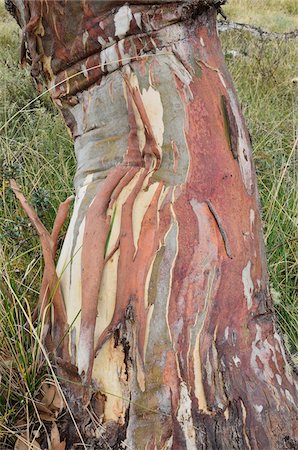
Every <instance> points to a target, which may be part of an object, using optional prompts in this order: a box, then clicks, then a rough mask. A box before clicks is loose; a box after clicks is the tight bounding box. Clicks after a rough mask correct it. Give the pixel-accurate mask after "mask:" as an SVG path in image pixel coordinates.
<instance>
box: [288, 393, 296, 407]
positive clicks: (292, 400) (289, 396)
mask: <svg viewBox="0 0 298 450" xmlns="http://www.w3.org/2000/svg"><path fill="white" fill-rule="evenodd" d="M285 394H286V397H287V399H288V401H289V402H291V403H293V405H294V406H296V403H295V401H294V399H293V397H292V395H291V394H290V392H289V391H288V389H285Z"/></svg>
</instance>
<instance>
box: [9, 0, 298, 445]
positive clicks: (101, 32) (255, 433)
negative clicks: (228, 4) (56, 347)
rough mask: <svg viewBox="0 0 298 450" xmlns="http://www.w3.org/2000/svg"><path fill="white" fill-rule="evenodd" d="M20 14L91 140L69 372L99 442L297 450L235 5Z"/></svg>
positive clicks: (82, 189)
mask: <svg viewBox="0 0 298 450" xmlns="http://www.w3.org/2000/svg"><path fill="white" fill-rule="evenodd" d="M14 2H15V5H16V6H17V7H18V19H19V22H20V23H21V25H22V26H23V29H24V31H25V42H26V43H27V44H26V45H27V49H28V53H30V55H31V60H32V72H33V75H34V76H38V74H42V75H43V76H44V77H45V78H46V79H47V81H48V83H49V86H50V89H51V94H52V97H53V100H54V101H55V102H56V104H57V105H58V107H60V109H61V111H62V113H63V115H64V118H65V121H66V123H67V125H68V127H69V128H70V130H71V132H72V134H73V137H74V140H75V149H76V154H77V159H78V171H77V175H76V179H75V187H76V201H75V206H74V212H73V217H72V219H71V223H70V227H69V230H68V233H67V236H66V240H65V243H64V247H63V249H62V253H61V256H60V260H59V263H58V266H57V271H58V274H59V275H61V292H62V295H63V300H64V304H65V310H66V314H65V323H64V324H63V327H64V329H65V328H68V327H70V333H69V334H70V336H69V341H70V343H69V346H67V350H65V352H66V353H65V354H63V355H62V359H61V358H60V359H58V360H57V361H58V374H63V377H64V378H65V376H67V374H70V375H71V378H72V379H73V380H76V384H72V383H68V384H67V383H66V384H65V389H66V392H67V395H68V398H69V402H70V404H71V405H72V407H73V410H74V413H75V415H76V418H77V420H78V422H79V424H80V426H81V428H82V429H83V430H84V437H85V439H86V443H87V444H88V445H91V448H110V447H112V448H121V445H122V444H121V442H122V443H123V446H124V447H125V445H126V446H127V447H128V448H133V449H147V450H151V449H152V450H153V449H170V448H173V449H187V450H190V449H196V448H198V449H210V448H214V449H219V448H223V449H227V448H235V449H243V448H251V449H258V448H259V449H279V448H281V449H282V448H295V445H297V442H296V441H295V420H296V417H297V409H296V404H295V402H296V401H297V392H296V387H295V380H294V375H293V371H292V368H291V366H290V364H289V363H288V360H287V355H286V353H285V350H284V346H283V343H282V341H281V338H280V336H279V335H278V333H277V331H276V327H275V322H274V315H273V311H272V305H271V299H270V294H269V289H268V277H267V270H266V262H265V253H264V246H263V238H262V231H261V222H260V213H259V206H258V196H257V190H256V182H255V173H254V169H253V164H252V160H251V145H250V139H249V135H248V132H247V130H246V128H245V124H244V121H243V117H242V114H241V110H240V107H239V104H238V101H237V98H236V94H235V91H234V88H233V85H232V82H231V79H230V76H229V74H228V72H227V69H226V67H225V63H224V58H223V55H222V52H221V49H220V43H219V39H218V36H217V32H216V7H218V6H219V4H220V3H221V2H216V1H211V0H210V1H200V0H197V1H195V0H193V1H191V0H189V1H176V2H167V1H161V0H159V1H158V0H155V1H154V2H153V1H149V0H148V1H144V0H142V1H138V0H135V1H133V2H126V3H125V2H124V1H117V2H111V1H103V2H99V1H91V0H84V1H65V2H60V1H58V0H57V1H56V0H52V1H49V0H48V1H47V0H38V1H37V0H36V1H29V0H28V1H26V0H25V1H23V0H22V1H17V0H14ZM46 267H47V266H46ZM56 319H57V314H56V312H55V310H54V315H53V325H55V320H56ZM54 343H57V342H56V340H55V339H54ZM68 352H69V354H70V360H71V364H69V363H67V364H65V363H63V357H66V360H67V353H68ZM60 356H61V355H60ZM76 368H77V369H76ZM82 392H83V394H82ZM92 393H93V396H92ZM81 395H82V397H80V396H81ZM91 397H92V398H91ZM89 402H90V403H89ZM91 407H92V408H94V410H95V411H97V415H98V421H99V422H100V426H98V429H97V430H95V429H94V428H96V426H93V427H87V426H86V417H88V416H87V414H86V413H85V414H84V408H91ZM82 411H83V412H82ZM71 429H72V428H71V424H70V423H69V424H68V430H65V429H64V430H61V433H62V438H64V436H66V438H67V446H68V448H72V446H74V445H75V442H77V438H76V436H75V435H74V434H73V435H72V433H71V432H70V430H71ZM108 445H109V446H110V447H108ZM92 446H93V447H92ZM291 446H292V447H291Z"/></svg>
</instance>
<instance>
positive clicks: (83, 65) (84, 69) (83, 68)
mask: <svg viewBox="0 0 298 450" xmlns="http://www.w3.org/2000/svg"><path fill="white" fill-rule="evenodd" d="M81 71H82V72H83V75H84V77H85V78H88V70H87V67H86V64H82V65H81Z"/></svg>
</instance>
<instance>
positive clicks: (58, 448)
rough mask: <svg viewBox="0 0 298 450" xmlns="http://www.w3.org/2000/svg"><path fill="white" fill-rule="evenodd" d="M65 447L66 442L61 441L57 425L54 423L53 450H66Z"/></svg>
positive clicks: (52, 430) (52, 434)
mask: <svg viewBox="0 0 298 450" xmlns="http://www.w3.org/2000/svg"><path fill="white" fill-rule="evenodd" d="M65 445H66V442H65V441H63V442H61V441H60V434H59V430H58V427H57V425H56V423H53V426H52V429H51V450H65Z"/></svg>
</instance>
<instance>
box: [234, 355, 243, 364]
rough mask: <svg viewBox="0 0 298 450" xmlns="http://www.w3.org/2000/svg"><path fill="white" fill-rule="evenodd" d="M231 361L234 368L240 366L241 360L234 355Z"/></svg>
mask: <svg viewBox="0 0 298 450" xmlns="http://www.w3.org/2000/svg"><path fill="white" fill-rule="evenodd" d="M232 359H233V361H234V364H235V366H236V367H239V366H240V364H241V359H240V358H239V357H238V356H237V355H236V356H233V358H232Z"/></svg>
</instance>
